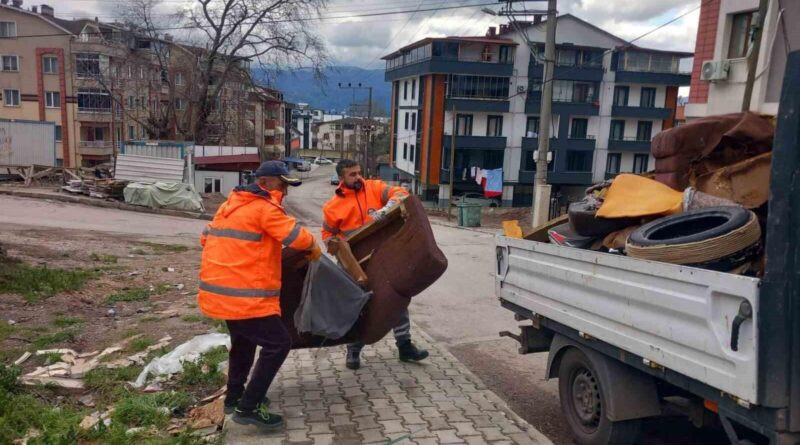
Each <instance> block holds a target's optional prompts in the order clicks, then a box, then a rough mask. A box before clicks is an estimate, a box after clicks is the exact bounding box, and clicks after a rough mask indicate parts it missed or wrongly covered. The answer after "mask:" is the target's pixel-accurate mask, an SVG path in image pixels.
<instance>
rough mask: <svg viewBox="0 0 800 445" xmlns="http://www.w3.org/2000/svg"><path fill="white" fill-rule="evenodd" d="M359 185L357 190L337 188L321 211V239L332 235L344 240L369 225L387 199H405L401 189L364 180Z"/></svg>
mask: <svg viewBox="0 0 800 445" xmlns="http://www.w3.org/2000/svg"><path fill="white" fill-rule="evenodd" d="M363 184H364V187H362V188H361V190H354V189H351V188H348V187H345V186H344V183H342V184H340V185H339V187H338V188H337V189H336V193H335V194H334V195H333V197H332V198H331V199H330V200H328V202H326V203H325V206H323V207H322V215H323V223H322V239H324V240H325V239H328V238H330V237H332V236H334V235H336V236H339V237H341V238H344V237H347V236H348V235H350V234H352V233H353V232H355V231H356V230H358V229H359V228H360V227H361V226H363V225H365V224H367V223H369V222H370V221H372V213H373V212H375V211H376V210H380V209H381V208H383V206H385V205H386V203H387V202H389V200H390V199H391V198H394V197H403V196H408V191H407V190H406V189H404V188H403V187H392V186H389V185H387V184H386V183H385V182H383V181H380V180H377V179H368V180H366V181H364V182H363Z"/></svg>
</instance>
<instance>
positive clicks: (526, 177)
mask: <svg viewBox="0 0 800 445" xmlns="http://www.w3.org/2000/svg"><path fill="white" fill-rule="evenodd" d="M535 177H536V171H534V170H520V171H519V179H518V181H519V183H520V184H533V180H534V178H535ZM547 183H548V184H563V185H590V184H592V172H564V171H560V172H556V171H548V172H547Z"/></svg>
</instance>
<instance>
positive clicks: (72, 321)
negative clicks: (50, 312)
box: [53, 316, 83, 328]
mask: <svg viewBox="0 0 800 445" xmlns="http://www.w3.org/2000/svg"><path fill="white" fill-rule="evenodd" d="M81 323H83V320H81V319H80V318H75V317H64V316H58V317H56V318H55V319H53V326H55V327H57V328H68V327H70V326H73V325H76V324H81Z"/></svg>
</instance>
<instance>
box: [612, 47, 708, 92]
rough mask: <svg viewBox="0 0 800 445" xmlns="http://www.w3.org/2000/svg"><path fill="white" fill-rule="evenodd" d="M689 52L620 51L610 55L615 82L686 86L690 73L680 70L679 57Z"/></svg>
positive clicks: (690, 77) (683, 56) (685, 56)
mask: <svg viewBox="0 0 800 445" xmlns="http://www.w3.org/2000/svg"><path fill="white" fill-rule="evenodd" d="M687 57H692V54H691V53H680V52H665V51H621V52H615V53H614V54H613V55H612V56H611V68H612V69H613V70H615V71H616V76H615V82H617V83H646V84H656V85H676V86H688V85H689V83H690V82H691V79H692V75H691V73H684V72H681V71H680V59H683V58H687Z"/></svg>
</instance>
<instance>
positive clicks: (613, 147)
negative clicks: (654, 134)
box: [608, 137, 650, 153]
mask: <svg viewBox="0 0 800 445" xmlns="http://www.w3.org/2000/svg"><path fill="white" fill-rule="evenodd" d="M608 149H609V150H610V151H627V152H648V153H649V152H650V140H649V139H637V138H636V137H629V138H622V139H618V138H617V139H614V138H609V139H608Z"/></svg>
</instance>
